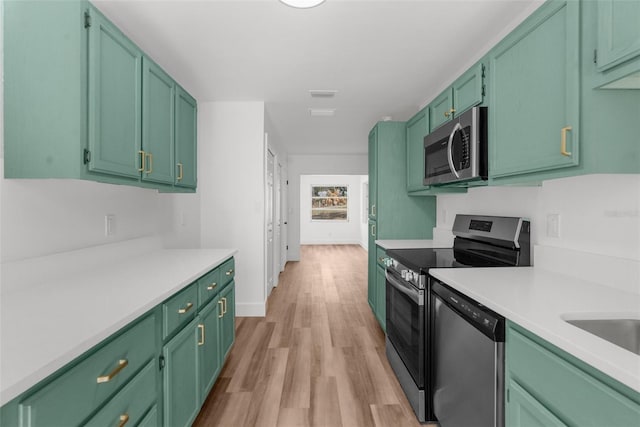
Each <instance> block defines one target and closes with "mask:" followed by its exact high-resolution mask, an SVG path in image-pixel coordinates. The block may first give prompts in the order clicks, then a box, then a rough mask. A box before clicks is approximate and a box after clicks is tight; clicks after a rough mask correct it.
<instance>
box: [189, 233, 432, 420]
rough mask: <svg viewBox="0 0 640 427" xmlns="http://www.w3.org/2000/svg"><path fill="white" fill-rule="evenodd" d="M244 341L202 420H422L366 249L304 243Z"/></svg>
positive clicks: (240, 337) (241, 331)
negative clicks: (373, 302) (377, 309)
mask: <svg viewBox="0 0 640 427" xmlns="http://www.w3.org/2000/svg"><path fill="white" fill-rule="evenodd" d="M301 250H302V252H301V261H300V262H289V263H287V266H286V268H285V271H284V272H283V273H282V274H281V275H280V283H279V285H278V287H277V288H275V289H274V290H273V292H272V294H271V296H270V297H269V306H268V311H267V316H266V317H264V318H254V317H244V318H242V317H241V318H237V319H236V342H235V344H234V347H233V349H232V350H231V353H230V355H229V358H228V360H227V363H226V365H225V367H224V369H223V370H222V372H221V374H220V377H219V378H218V381H217V383H216V385H215V386H214V388H213V390H212V392H211V393H210V395H209V397H208V399H207V401H206V402H205V404H204V407H203V408H202V411H201V412H200V415H199V416H198V418H197V419H196V421H195V423H194V426H198V427H200V426H234V427H235V426H327V427H333V426H344V427H356V426H366V427H369V426H378V427H381V426H385V427H386V426H393V427H396V426H403V427H404V426H419V425H420V424H419V423H418V421H417V420H416V418H415V416H414V414H413V411H412V410H411V407H410V406H409V403H408V402H407V400H406V398H405V396H404V394H403V392H402V389H401V388H400V385H399V384H398V381H397V380H396V378H395V376H394V374H393V371H392V370H391V367H390V366H389V363H388V362H387V358H386V355H385V352H384V334H383V332H382V330H381V329H380V326H379V325H378V323H377V322H376V320H375V318H374V316H373V313H372V312H371V309H370V308H369V304H368V303H367V253H366V251H364V250H363V249H362V248H361V247H360V246H356V245H327V246H302V248H301Z"/></svg>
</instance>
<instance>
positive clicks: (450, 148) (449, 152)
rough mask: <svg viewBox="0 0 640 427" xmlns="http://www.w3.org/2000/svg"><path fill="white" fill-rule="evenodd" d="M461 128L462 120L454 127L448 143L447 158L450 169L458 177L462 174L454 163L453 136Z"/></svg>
mask: <svg viewBox="0 0 640 427" xmlns="http://www.w3.org/2000/svg"><path fill="white" fill-rule="evenodd" d="M459 130H462V126H461V125H460V122H458V123H456V125H455V126H454V127H453V130H452V131H451V134H450V135H449V142H448V143H447V160H448V161H449V169H451V172H453V174H454V175H455V176H456V178H460V175H459V174H458V171H457V170H456V167H455V166H454V164H453V136H454V135H455V134H456V132H458V131H459Z"/></svg>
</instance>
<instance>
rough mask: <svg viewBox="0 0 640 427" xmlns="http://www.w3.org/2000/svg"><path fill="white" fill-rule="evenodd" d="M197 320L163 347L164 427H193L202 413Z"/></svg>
mask: <svg viewBox="0 0 640 427" xmlns="http://www.w3.org/2000/svg"><path fill="white" fill-rule="evenodd" d="M199 329H200V328H198V319H195V320H193V321H192V322H191V323H189V324H188V325H187V326H185V327H184V329H183V330H182V331H180V333H178V335H176V336H175V337H173V339H171V341H169V342H168V343H167V344H166V345H165V346H164V348H163V350H162V354H163V356H164V359H165V367H164V425H165V426H166V427H186V426H190V425H191V423H192V422H193V420H195V418H196V416H197V415H198V412H199V411H200V396H199V375H198V374H199V372H198V341H199V340H200V330H199Z"/></svg>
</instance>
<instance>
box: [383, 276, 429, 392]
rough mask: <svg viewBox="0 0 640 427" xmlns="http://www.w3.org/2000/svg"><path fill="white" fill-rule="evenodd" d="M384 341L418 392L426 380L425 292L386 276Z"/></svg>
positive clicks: (398, 279)
mask: <svg viewBox="0 0 640 427" xmlns="http://www.w3.org/2000/svg"><path fill="white" fill-rule="evenodd" d="M386 287H387V289H386V291H387V338H388V339H389V341H390V342H391V344H392V345H393V347H394V348H395V349H396V351H397V353H398V355H399V356H400V358H401V359H402V362H403V363H404V365H405V366H406V368H407V370H408V371H409V373H410V374H411V377H412V378H413V380H414V382H415V383H416V385H417V386H418V388H420V389H423V388H424V385H425V382H426V378H425V344H426V343H425V338H426V335H425V332H426V331H425V329H426V324H425V291H424V290H423V289H418V288H416V287H414V286H413V285H412V284H411V283H408V282H406V281H405V280H403V279H402V278H400V277H398V276H397V275H395V274H394V273H392V272H390V271H389V270H387V272H386Z"/></svg>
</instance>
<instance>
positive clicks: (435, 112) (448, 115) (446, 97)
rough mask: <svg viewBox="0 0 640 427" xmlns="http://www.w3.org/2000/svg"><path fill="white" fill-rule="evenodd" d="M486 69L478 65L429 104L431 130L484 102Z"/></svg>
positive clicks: (480, 64)
mask: <svg viewBox="0 0 640 427" xmlns="http://www.w3.org/2000/svg"><path fill="white" fill-rule="evenodd" d="M484 73H485V67H484V65H483V64H482V63H477V64H476V65H474V66H473V67H471V68H470V69H469V70H468V71H467V72H465V73H464V74H463V75H462V76H460V77H459V78H458V79H456V81H455V82H453V84H452V85H451V86H450V87H448V88H447V89H446V90H445V91H444V92H442V93H441V94H440V95H439V96H438V97H437V98H435V99H434V100H433V101H432V102H431V103H430V104H429V111H430V112H431V116H430V122H431V126H430V130H434V129H435V128H437V127H438V126H440V125H441V124H443V123H445V122H448V121H449V120H452V119H453V118H454V117H456V116H457V115H459V114H461V113H464V112H465V111H466V110H468V109H469V108H471V107H474V106H476V105H480V104H482V102H483V100H484Z"/></svg>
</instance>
